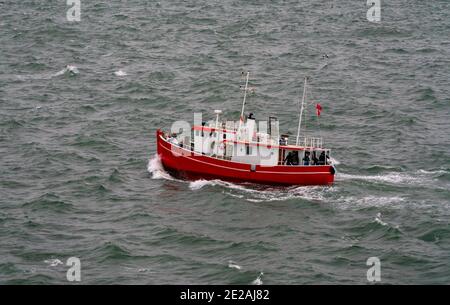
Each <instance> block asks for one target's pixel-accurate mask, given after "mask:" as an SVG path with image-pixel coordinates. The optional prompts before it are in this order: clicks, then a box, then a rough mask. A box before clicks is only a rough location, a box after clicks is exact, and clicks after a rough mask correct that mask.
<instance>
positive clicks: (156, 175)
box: [147, 154, 174, 180]
mask: <svg viewBox="0 0 450 305" xmlns="http://www.w3.org/2000/svg"><path fill="white" fill-rule="evenodd" d="M147 170H148V172H149V173H151V174H152V178H153V179H167V180H174V178H173V177H172V176H170V174H169V173H167V172H166V171H165V170H164V167H163V165H162V163H161V159H160V158H159V156H158V154H155V156H154V157H153V158H151V159H150V160H148V164H147Z"/></svg>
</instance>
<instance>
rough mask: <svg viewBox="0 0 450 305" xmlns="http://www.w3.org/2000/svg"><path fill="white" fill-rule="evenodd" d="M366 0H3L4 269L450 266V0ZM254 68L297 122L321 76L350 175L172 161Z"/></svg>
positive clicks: (35, 272) (336, 142) (97, 276)
mask: <svg viewBox="0 0 450 305" xmlns="http://www.w3.org/2000/svg"><path fill="white" fill-rule="evenodd" d="M75 2H76V1H75ZM366 2H367V1H365V0H357V1H355V0H354V1H350V0H344V1H329V0H326V1H313V0H304V1H299V0H295V1H294V0H272V1H256V0H247V1H236V0H220V1H219V0H209V1H205V0H198V1H181V0H167V1H166V0H160V1H144V0H128V1H118V0H114V1H88V0H81V1H80V3H81V6H80V15H79V17H80V18H79V21H77V20H76V19H77V13H76V9H77V7H76V4H75V5H67V3H66V1H56V0H49V1H37V0H34V1H32V0H24V1H14V0H0V284H69V283H70V282H69V281H68V278H69V279H70V277H68V276H67V272H68V270H69V268H70V266H67V265H66V263H67V261H68V259H69V258H71V257H76V258H78V259H79V260H80V263H81V267H80V270H81V282H80V283H81V284H249V285H251V284H263V285H266V284H370V283H371V282H369V281H368V276H367V273H368V270H369V268H371V265H370V264H369V265H368V264H367V262H368V259H369V258H371V257H373V258H375V261H376V260H379V262H380V264H379V267H380V268H379V271H380V276H381V277H380V280H381V282H380V283H381V284H449V283H450V226H449V217H450V136H449V129H450V118H449V115H450V81H449V80H450V3H449V1H447V0H430V1H419V0H412V1H406V0H398V1H383V2H382V3H381V11H380V17H381V20H380V21H379V22H371V21H369V20H368V18H367V12H368V10H369V8H370V7H369V6H367V3H366ZM68 15H69V18H68V17H67V16H68ZM369 19H370V18H369ZM242 71H250V72H251V75H250V84H251V86H252V87H254V88H255V92H254V93H253V94H252V95H251V96H249V99H248V101H247V106H246V111H247V112H253V113H254V114H255V117H256V118H257V119H258V120H267V118H268V117H269V116H270V115H275V116H277V117H278V119H279V121H280V127H281V129H282V131H284V132H290V133H291V134H292V135H295V134H296V128H297V120H298V100H299V97H300V96H301V93H302V89H303V88H302V81H303V78H304V77H305V76H308V77H309V78H310V88H311V90H310V91H309V100H310V101H311V103H320V104H321V105H322V108H323V110H322V113H321V116H320V125H319V124H318V119H317V117H316V116H315V113H314V107H313V105H311V107H312V108H311V107H310V109H309V112H307V118H308V120H307V122H308V129H307V130H306V132H307V133H308V134H309V135H318V134H320V135H321V136H322V137H323V139H324V143H325V145H326V146H327V147H329V148H331V149H332V157H333V158H334V159H335V160H336V163H337V165H336V167H337V174H336V181H335V183H334V185H332V186H313V187H284V188H282V187H267V186H266V187H262V186H257V185H248V184H233V183H228V182H223V181H220V180H214V181H204V180H199V181H182V180H178V179H175V178H172V177H171V176H169V175H168V174H167V173H166V172H164V170H163V169H162V167H161V164H160V163H159V161H158V158H157V157H156V146H155V144H156V142H155V132H156V130H157V129H158V128H164V129H166V130H167V129H169V128H170V126H171V124H172V122H174V121H177V120H185V121H188V122H193V113H194V112H202V113H203V116H204V118H205V119H212V118H213V117H214V113H213V112H214V110H215V109H221V110H222V111H223V114H224V116H225V117H227V118H231V119H238V118H239V113H240V106H241V102H242V92H241V91H240V89H239V85H240V84H242V79H241V72H242ZM371 261H372V262H373V259H372V260H369V263H370V262H371ZM374 266H375V265H374ZM377 266H378V265H377ZM369 271H370V270H369ZM369 273H370V272H369ZM369 275H370V274H369ZM369 279H370V277H369Z"/></svg>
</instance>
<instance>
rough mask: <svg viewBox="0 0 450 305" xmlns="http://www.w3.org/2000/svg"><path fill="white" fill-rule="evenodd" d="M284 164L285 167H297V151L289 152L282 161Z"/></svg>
mask: <svg viewBox="0 0 450 305" xmlns="http://www.w3.org/2000/svg"><path fill="white" fill-rule="evenodd" d="M283 162H284V164H286V165H298V164H299V159H298V152H297V151H290V152H289V153H288V154H287V156H286V158H285V159H284V161H283Z"/></svg>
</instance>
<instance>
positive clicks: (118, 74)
mask: <svg viewBox="0 0 450 305" xmlns="http://www.w3.org/2000/svg"><path fill="white" fill-rule="evenodd" d="M114 75H115V76H119V77H122V76H127V75H128V74H127V72H125V71H122V70H119V71H116V72H114Z"/></svg>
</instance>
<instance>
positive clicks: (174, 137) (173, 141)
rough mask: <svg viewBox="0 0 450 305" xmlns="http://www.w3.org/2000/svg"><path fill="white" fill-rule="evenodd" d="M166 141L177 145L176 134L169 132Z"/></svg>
mask: <svg viewBox="0 0 450 305" xmlns="http://www.w3.org/2000/svg"><path fill="white" fill-rule="evenodd" d="M167 142H169V143H171V144H173V145H178V140H177V134H176V133H173V134H171V135H170V137H169V138H168V139H167Z"/></svg>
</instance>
